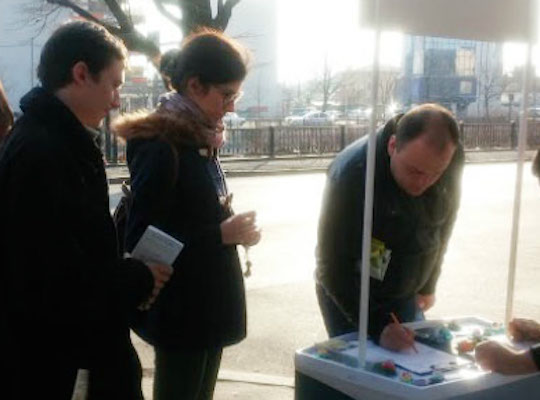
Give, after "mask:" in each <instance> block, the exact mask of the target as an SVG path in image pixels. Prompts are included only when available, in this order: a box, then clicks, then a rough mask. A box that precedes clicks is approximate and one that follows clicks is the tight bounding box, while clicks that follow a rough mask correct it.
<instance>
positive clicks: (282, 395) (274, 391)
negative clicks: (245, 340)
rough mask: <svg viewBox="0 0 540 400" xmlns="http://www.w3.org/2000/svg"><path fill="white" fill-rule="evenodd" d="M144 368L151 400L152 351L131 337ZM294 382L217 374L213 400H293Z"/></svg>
mask: <svg viewBox="0 0 540 400" xmlns="http://www.w3.org/2000/svg"><path fill="white" fill-rule="evenodd" d="M132 341H133V345H134V346H135V348H136V349H137V353H138V354H139V358H140V360H141V364H142V367H143V382H142V388H143V393H144V398H145V399H146V400H152V385H153V382H154V380H153V377H154V350H153V348H152V346H150V345H149V344H147V343H145V342H143V341H142V340H141V339H140V338H138V337H137V336H136V335H135V334H132ZM293 398H294V378H292V377H286V376H275V375H267V374H260V373H250V372H242V371H228V370H223V369H222V370H220V371H219V375H218V382H217V384H216V390H215V392H214V400H231V399H234V400H253V399H257V400H293Z"/></svg>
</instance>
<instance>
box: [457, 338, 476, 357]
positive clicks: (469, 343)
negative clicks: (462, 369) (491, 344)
mask: <svg viewBox="0 0 540 400" xmlns="http://www.w3.org/2000/svg"><path fill="white" fill-rule="evenodd" d="M477 344H478V342H476V341H475V340H470V339H465V340H462V341H461V342H459V343H458V344H457V351H458V353H460V354H463V353H468V352H471V351H473V350H474V349H475V348H476V345H477Z"/></svg>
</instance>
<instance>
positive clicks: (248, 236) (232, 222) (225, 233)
mask: <svg viewBox="0 0 540 400" xmlns="http://www.w3.org/2000/svg"><path fill="white" fill-rule="evenodd" d="M255 219H256V213H255V211H249V212H245V213H242V214H236V215H233V216H232V217H230V218H227V219H226V220H225V221H223V222H222V223H221V225H220V228H221V240H222V241H223V243H224V244H242V245H244V246H255V245H256V244H257V243H259V240H261V231H260V230H259V229H258V228H257V225H256V223H255Z"/></svg>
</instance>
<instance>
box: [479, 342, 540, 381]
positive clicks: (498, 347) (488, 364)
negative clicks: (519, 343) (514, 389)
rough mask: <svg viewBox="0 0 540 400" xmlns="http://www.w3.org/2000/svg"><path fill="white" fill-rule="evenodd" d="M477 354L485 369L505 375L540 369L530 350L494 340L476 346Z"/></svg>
mask: <svg viewBox="0 0 540 400" xmlns="http://www.w3.org/2000/svg"><path fill="white" fill-rule="evenodd" d="M475 356H476V362H477V363H478V364H479V365H480V366H481V367H482V368H483V369H486V370H490V371H494V372H499V373H501V374H505V375H519V374H530V373H533V372H536V371H537V370H538V369H537V367H536V364H535V363H534V361H533V359H532V357H531V353H530V351H529V350H522V351H515V350H512V349H510V348H509V347H507V346H505V345H503V344H501V343H498V342H494V341H488V342H482V343H480V344H479V345H478V346H476V350H475Z"/></svg>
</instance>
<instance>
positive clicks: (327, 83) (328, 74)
mask: <svg viewBox="0 0 540 400" xmlns="http://www.w3.org/2000/svg"><path fill="white" fill-rule="evenodd" d="M339 87H340V82H339V81H338V79H337V77H336V76H335V75H333V74H332V69H331V67H330V65H329V64H328V56H326V55H325V57H324V67H323V75H322V79H321V82H320V92H321V94H322V111H326V109H327V108H328V102H329V101H330V99H331V98H332V97H333V96H334V94H335V93H336V91H337V90H338V89H339Z"/></svg>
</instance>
